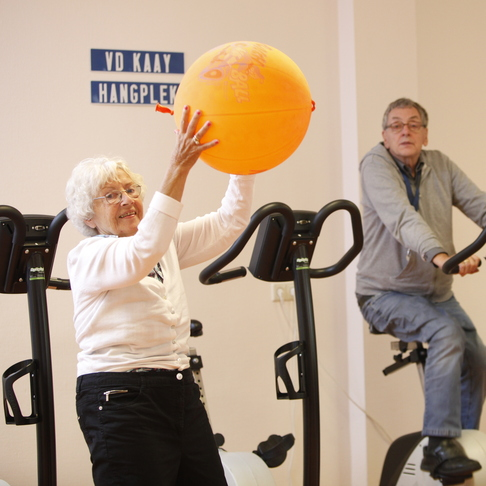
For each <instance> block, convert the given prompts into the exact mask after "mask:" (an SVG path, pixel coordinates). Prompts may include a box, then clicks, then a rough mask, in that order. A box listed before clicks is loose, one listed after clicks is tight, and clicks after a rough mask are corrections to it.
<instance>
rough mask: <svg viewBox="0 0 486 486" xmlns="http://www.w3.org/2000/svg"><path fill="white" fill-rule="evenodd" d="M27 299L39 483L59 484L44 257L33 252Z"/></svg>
mask: <svg viewBox="0 0 486 486" xmlns="http://www.w3.org/2000/svg"><path fill="white" fill-rule="evenodd" d="M26 277H27V299H28V303H29V316H30V332H31V338H32V357H33V359H34V361H35V362H36V364H37V371H36V374H37V376H36V382H37V386H36V389H37V396H36V397H33V398H34V400H35V403H36V405H37V406H36V408H37V410H38V411H39V414H40V421H39V422H38V423H37V424H36V433H37V466H38V471H37V475H38V485H39V486H56V483H57V480H56V436H55V422H54V392H53V380H52V361H51V347H50V337H49V318H48V313H47V298H46V276H45V269H44V259H43V257H42V254H41V253H39V252H32V254H31V256H30V258H29V260H28V263H27V274H26Z"/></svg>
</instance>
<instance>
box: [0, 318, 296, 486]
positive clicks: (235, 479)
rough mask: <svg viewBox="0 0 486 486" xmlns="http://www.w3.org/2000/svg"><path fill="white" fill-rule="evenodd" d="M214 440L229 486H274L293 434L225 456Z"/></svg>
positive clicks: (220, 440) (192, 351)
mask: <svg viewBox="0 0 486 486" xmlns="http://www.w3.org/2000/svg"><path fill="white" fill-rule="evenodd" d="M202 334H203V325H202V323H201V322H200V321H198V320H196V319H192V320H191V337H199V336H202ZM189 360H190V361H189V363H190V367H191V370H192V373H193V375H194V380H195V382H196V383H197V384H198V386H199V391H200V395H201V401H202V402H203V404H204V406H205V408H206V411H207V414H208V416H210V413H209V409H208V405H207V398H206V391H205V389H204V382H203V379H202V372H201V369H202V367H203V361H202V358H201V356H200V355H198V354H197V351H196V348H194V347H190V348H189ZM214 438H215V441H216V444H217V446H218V449H219V454H220V457H221V462H222V463H223V468H224V474H225V478H226V481H227V483H228V486H276V484H275V481H274V479H273V476H272V474H271V472H270V468H275V467H278V466H280V465H281V464H282V463H283V462H284V461H285V459H286V457H287V452H288V451H289V450H290V449H291V448H292V447H293V445H294V442H295V438H294V436H293V435H292V434H287V435H285V436H283V437H282V436H280V435H276V434H272V435H271V436H270V437H268V439H267V440H266V441H263V442H260V444H258V447H257V448H256V450H254V451H253V452H228V451H226V450H225V449H224V448H223V446H224V441H225V439H224V436H223V435H222V434H221V433H215V434H214ZM0 486H1V484H0Z"/></svg>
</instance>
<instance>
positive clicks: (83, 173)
mask: <svg viewBox="0 0 486 486" xmlns="http://www.w3.org/2000/svg"><path fill="white" fill-rule="evenodd" d="M118 170H122V171H123V172H125V173H126V174H127V175H128V177H130V178H131V179H132V180H133V182H135V184H139V185H140V186H142V192H141V194H140V197H141V198H142V199H143V197H144V194H145V184H144V182H143V178H142V176H141V175H139V174H135V173H134V172H132V171H131V170H130V168H129V167H128V165H127V163H126V162H125V161H124V160H123V159H121V158H117V157H115V158H110V157H105V156H100V157H95V158H90V159H85V160H82V161H81V162H80V163H79V164H78V165H77V166H76V167H75V168H74V170H73V172H72V174H71V177H70V179H69V180H68V182H67V185H66V200H67V216H68V218H69V219H70V220H71V222H72V223H73V225H74V226H75V227H76V228H77V229H78V230H79V231H80V232H81V233H82V234H83V235H85V236H94V235H97V234H98V232H97V231H96V229H94V228H90V227H89V226H88V225H87V224H86V223H85V221H86V220H89V219H91V218H92V217H93V216H94V211H93V198H95V197H97V196H98V195H99V191H100V189H101V188H102V187H104V186H105V185H106V183H107V182H110V181H116V180H118V175H117V171H118Z"/></svg>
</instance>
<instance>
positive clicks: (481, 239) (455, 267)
mask: <svg viewBox="0 0 486 486" xmlns="http://www.w3.org/2000/svg"><path fill="white" fill-rule="evenodd" d="M485 244H486V228H485V229H483V231H481V234H480V235H479V236H478V237H477V238H476V239H475V240H474V241H473V242H472V243H471V244H470V245H469V246H466V248H464V249H463V250H461V251H460V252H459V253H456V254H455V255H453V256H451V257H450V258H449V259H448V260H447V261H446V262H445V263H444V265H443V266H442V271H443V272H444V273H445V274H447V275H450V274H453V273H459V264H460V263H461V262H463V261H464V260H466V258H469V257H470V256H471V255H474V253H476V252H477V251H478V250H480V249H481V248H482V247H483V246H484V245H485Z"/></svg>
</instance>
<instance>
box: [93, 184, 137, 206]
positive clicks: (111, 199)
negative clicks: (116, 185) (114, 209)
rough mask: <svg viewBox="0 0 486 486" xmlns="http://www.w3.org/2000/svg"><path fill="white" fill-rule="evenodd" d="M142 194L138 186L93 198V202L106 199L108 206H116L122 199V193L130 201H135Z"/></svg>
mask: <svg viewBox="0 0 486 486" xmlns="http://www.w3.org/2000/svg"><path fill="white" fill-rule="evenodd" d="M141 192H142V187H141V186H138V185H133V186H130V187H129V188H128V189H123V191H111V192H109V193H108V194H105V195H104V196H100V197H95V198H93V201H95V200H96V199H106V202H107V203H108V204H118V203H120V202H121V200H122V199H123V193H125V194H126V195H127V196H128V197H130V198H131V199H137V197H139V196H140V193H141Z"/></svg>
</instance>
